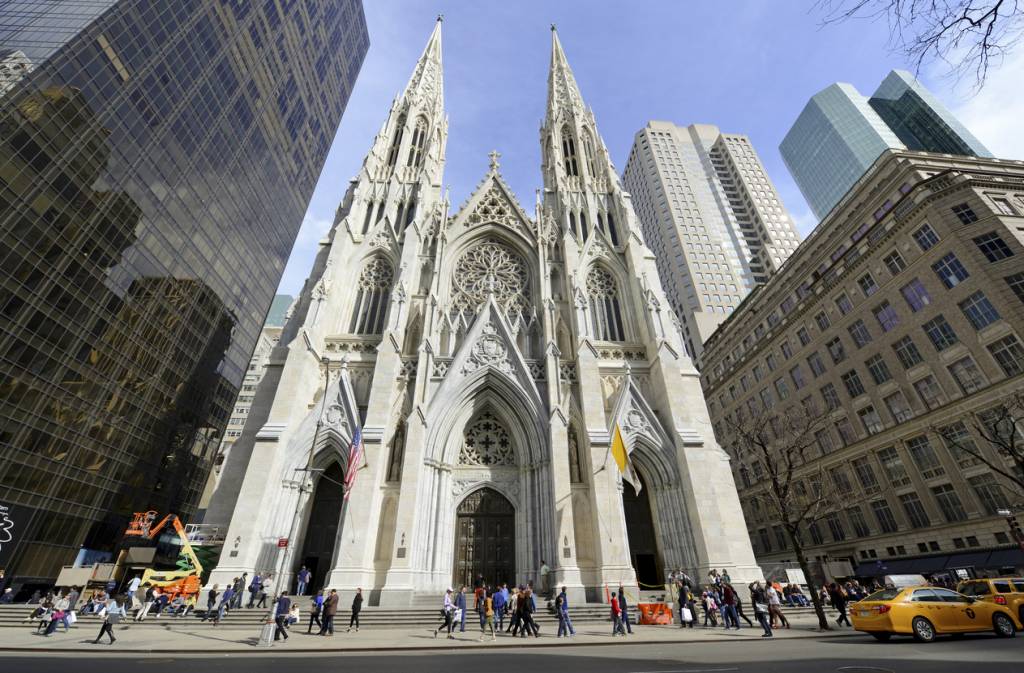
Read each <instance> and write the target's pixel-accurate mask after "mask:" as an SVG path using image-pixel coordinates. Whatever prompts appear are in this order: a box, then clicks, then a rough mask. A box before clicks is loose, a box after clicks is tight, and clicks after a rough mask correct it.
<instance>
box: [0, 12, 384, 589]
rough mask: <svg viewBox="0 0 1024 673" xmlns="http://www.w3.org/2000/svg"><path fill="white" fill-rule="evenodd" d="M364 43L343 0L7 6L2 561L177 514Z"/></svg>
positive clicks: (187, 503) (244, 359) (233, 390)
mask: <svg viewBox="0 0 1024 673" xmlns="http://www.w3.org/2000/svg"><path fill="white" fill-rule="evenodd" d="M368 45H369V39H368V35H367V28H366V21H365V17H364V15H363V10H362V4H361V2H360V1H359V0H303V1H302V2H297V1H296V0H259V1H258V2H257V1H250V0H175V1H174V2H153V1H151V0H92V1H89V0H74V1H71V0H30V1H16V0H11V1H3V0H0V522H2V521H4V519H5V518H6V520H7V521H10V522H11V528H10V530H11V532H12V540H11V541H9V542H4V543H3V544H2V545H0V568H5V569H6V574H7V578H6V579H7V580H8V581H9V582H10V581H11V580H12V579H13V580H14V583H15V584H16V585H17V586H21V585H24V586H26V587H28V586H30V585H31V584H32V583H33V582H45V581H48V580H52V579H53V578H54V577H55V576H56V575H57V573H58V571H59V570H60V567H61V566H62V565H66V564H70V563H71V562H72V561H74V560H75V559H76V557H77V558H78V559H79V560H80V561H84V562H89V561H94V560H95V561H102V560H108V559H112V558H113V557H114V556H115V555H116V551H117V545H118V543H119V540H120V538H121V533H122V532H123V531H124V529H125V528H126V526H127V523H128V522H129V520H130V519H131V516H132V513H133V512H135V511H144V510H157V511H159V512H160V513H161V514H163V513H167V512H174V513H176V514H178V515H179V516H181V517H182V518H183V519H185V520H188V519H189V517H190V516H191V514H192V513H193V512H194V510H195V507H196V504H197V501H198V499H199V495H200V492H201V490H202V488H203V485H204V484H205V482H206V477H207V474H208V472H209V469H210V467H211V464H212V460H213V457H214V453H215V451H216V448H217V446H218V444H219V443H220V441H221V438H222V433H223V431H224V426H225V423H226V422H227V419H228V417H229V415H230V413H231V408H232V404H233V403H234V400H235V397H236V394H237V392H238V389H239V386H240V385H241V383H242V380H243V378H244V376H245V371H246V368H247V366H248V362H249V357H250V355H251V353H252V351H253V348H254V345H255V343H256V340H257V338H258V337H259V334H260V328H261V326H262V325H263V322H264V318H265V316H266V314H267V311H268V309H269V308H270V306H271V301H272V300H273V297H274V292H275V290H276V287H277V284H278V282H279V280H280V276H281V273H282V271H283V269H284V264H285V262H286V260H287V258H288V255H289V253H290V252H291V248H292V245H293V243H294V240H295V236H296V234H297V232H298V229H299V225H300V224H301V221H302V217H303V214H304V212H305V209H306V206H307V204H308V201H309V198H310V196H311V194H312V192H313V188H314V187H315V185H316V181H317V179H318V177H319V173H320V170H321V168H322V167H323V164H324V161H325V159H326V156H327V151H328V149H329V147H330V144H331V141H332V139H333V137H334V133H335V131H336V129H337V127H338V124H339V122H340V120H341V116H342V113H343V111H344V109H345V105H346V103H347V101H348V97H349V93H350V91H351V89H352V85H353V83H354V81H355V79H356V76H357V74H358V73H359V69H360V67H361V65H362V62H363V58H364V56H365V54H366V50H367V48H368Z"/></svg>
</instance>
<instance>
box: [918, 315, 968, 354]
mask: <svg viewBox="0 0 1024 673" xmlns="http://www.w3.org/2000/svg"><path fill="white" fill-rule="evenodd" d="M921 328H922V329H923V330H924V333H925V334H927V335H928V338H929V339H931V341H932V345H934V346H935V350H937V351H944V350H946V349H947V348H949V347H950V346H952V345H954V344H956V343H957V342H958V341H959V339H958V338H957V336H956V332H954V331H953V327H952V326H951V325H950V324H949V323H948V322H946V319H945V318H944V317H942V316H941V315H938V316H935V317H934V318H932V319H931V320H929V321H928V322H926V323H925V324H924V325H922V326H921Z"/></svg>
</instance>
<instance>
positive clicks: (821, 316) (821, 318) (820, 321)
mask: <svg viewBox="0 0 1024 673" xmlns="http://www.w3.org/2000/svg"><path fill="white" fill-rule="evenodd" d="M1021 275H1022V276H1024V274H1021ZM1021 301H1024V299H1021ZM814 322H815V323H817V325H818V329H819V330H821V331H822V332H824V331H825V330H827V329H828V328H829V327H831V326H832V323H831V322H830V321H829V319H828V316H827V315H826V314H825V312H824V311H821V312H820V313H818V315H816V316H814Z"/></svg>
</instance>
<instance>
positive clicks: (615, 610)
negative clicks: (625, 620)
mask: <svg viewBox="0 0 1024 673" xmlns="http://www.w3.org/2000/svg"><path fill="white" fill-rule="evenodd" d="M620 633H621V634H622V635H623V636H625V635H626V631H625V629H623V628H622V608H620V607H619V599H618V595H617V594H616V593H615V592H614V591H613V592H612V637H613V638H614V637H615V636H617V635H618V634H620Z"/></svg>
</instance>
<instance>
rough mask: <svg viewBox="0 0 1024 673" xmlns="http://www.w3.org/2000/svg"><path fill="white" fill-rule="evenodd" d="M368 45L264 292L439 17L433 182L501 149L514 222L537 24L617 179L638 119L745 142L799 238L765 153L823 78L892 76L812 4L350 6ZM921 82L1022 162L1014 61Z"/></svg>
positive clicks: (305, 268) (541, 83) (527, 160)
mask: <svg viewBox="0 0 1024 673" xmlns="http://www.w3.org/2000/svg"><path fill="white" fill-rule="evenodd" d="M364 7H365V11H366V18H367V23H368V26H369V33H370V50H369V52H368V54H367V57H366V60H365V62H364V64H363V68H362V71H361V72H360V74H359V79H358V81H357V82H356V85H355V88H354V91H353V94H352V97H351V99H350V100H349V103H348V108H347V109H346V111H345V115H344V118H343V119H342V122H341V126H340V127H339V129H338V134H337V136H336V137H335V140H334V144H333V145H332V147H331V151H330V155H329V156H328V159H327V163H326V164H325V166H324V170H323V173H322V174H321V176H320V181H319V184H318V185H317V188H316V192H315V193H314V195H313V198H312V200H311V202H310V206H309V211H308V212H307V214H306V218H305V220H304V222H303V226H302V230H301V231H300V233H299V237H298V239H297V240H296V245H295V249H294V250H293V252H292V257H291V259H290V260H289V263H288V266H287V268H286V269H285V273H284V276H283V278H282V280H281V286H280V289H279V291H280V292H282V293H285V294H292V295H294V294H297V293H298V291H299V290H300V289H301V288H302V283H303V281H304V279H305V277H306V275H307V274H308V272H309V269H310V267H311V265H312V261H313V256H314V255H315V253H316V246H317V241H319V240H320V239H321V238H322V237H323V235H324V234H325V233H326V232H327V230H328V228H329V227H330V224H331V221H332V220H333V217H334V212H335V209H336V208H337V206H338V203H339V201H340V200H341V198H342V196H343V195H344V192H345V189H346V188H347V185H348V182H349V180H350V179H351V178H352V177H353V176H355V175H356V173H357V171H358V170H359V166H360V165H361V163H362V160H363V156H364V155H365V154H366V152H367V150H368V149H369V147H370V144H371V142H372V140H373V136H374V134H375V133H376V132H377V131H378V130H379V128H380V126H381V124H382V123H383V122H384V119H385V117H386V114H387V111H388V108H389V106H390V104H391V101H392V99H393V98H394V97H395V96H396V95H397V94H398V93H399V92H400V91H401V90H402V88H403V87H404V86H405V83H406V81H407V79H408V77H409V75H410V73H411V72H412V68H413V66H414V64H415V61H416V59H417V58H418V57H419V54H420V52H421V51H422V49H423V46H424V44H425V43H426V40H427V37H428V36H429V34H430V31H431V30H432V28H433V24H434V19H435V18H436V16H437V15H438V14H439V13H440V14H443V15H444V17H445V21H444V27H443V35H444V46H443V49H444V65H445V104H446V108H447V111H448V115H449V119H450V125H449V136H448V148H447V166H446V170H445V183H446V184H447V186H448V187H449V188H450V190H451V197H452V204H453V209H454V208H457V207H458V206H459V205H460V204H461V203H462V202H463V200H464V199H465V198H466V197H467V196H469V194H470V193H471V191H472V190H473V188H474V187H475V186H476V184H477V182H478V181H479V180H480V178H481V177H483V174H484V172H485V171H486V169H487V153H488V152H490V151H491V150H492V149H497V150H498V151H499V152H501V153H502V158H501V172H502V175H503V176H504V177H505V179H506V180H507V182H508V183H509V185H510V186H511V187H512V189H513V190H514V191H515V192H516V194H517V195H518V197H519V200H520V202H521V203H522V204H523V206H524V207H525V208H526V209H527V211H528V212H530V213H532V212H533V203H534V191H535V190H536V189H537V188H538V187H540V145H539V141H538V129H539V127H540V124H541V121H542V118H543V116H544V108H545V98H546V94H547V69H548V62H549V59H550V53H551V46H550V45H551V34H550V29H549V27H550V24H551V23H555V24H557V26H558V34H559V38H560V39H561V41H562V46H563V47H564V49H565V51H566V55H567V56H568V58H569V62H570V64H571V65H572V68H573V72H574V73H575V75H576V81H577V82H578V83H579V86H580V89H581V90H582V93H583V98H584V100H585V101H586V102H587V104H588V105H590V106H591V107H592V108H593V110H594V114H595V116H596V117H597V124H598V129H599V131H600V132H601V136H602V137H603V138H604V141H605V143H606V144H607V146H608V150H609V152H610V153H611V156H612V159H613V161H614V163H615V166H616V168H617V169H619V171H620V172H621V169H622V167H623V166H624V164H625V160H626V157H627V155H628V153H629V148H630V147H631V145H632V142H633V136H634V134H635V133H636V132H637V131H638V130H639V129H641V128H642V127H643V126H644V125H645V124H646V123H647V122H648V121H649V120H651V119H662V120H669V121H673V122H675V123H677V124H681V125H687V124H692V123H708V124H715V125H717V126H719V127H720V128H721V129H722V130H723V131H727V132H731V133H745V134H747V135H748V136H750V138H751V142H752V143H753V145H754V147H755V148H756V149H757V151H758V153H759V154H760V155H761V159H762V161H763V162H764V164H765V166H766V168H767V170H768V173H769V175H770V176H771V178H772V180H773V181H774V182H775V184H776V186H777V188H778V189H779V192H780V194H781V196H782V199H783V201H784V203H785V204H786V206H787V208H788V209H789V211H790V213H791V214H792V216H793V218H794V220H795V221H796V223H797V227H798V228H799V230H800V233H801V234H802V235H806V234H807V233H808V232H809V231H810V230H811V229H812V228H813V226H814V225H815V224H816V220H815V219H814V218H813V216H812V215H811V213H810V210H809V209H808V207H807V205H806V203H805V202H804V200H803V197H802V196H801V195H800V192H799V190H798V189H797V187H796V185H795V183H794V182H793V180H792V178H791V177H790V175H789V172H788V171H787V170H786V168H785V166H784V164H783V163H782V159H781V157H780V156H779V151H778V145H779V142H780V141H781V139H782V137H783V136H784V135H785V134H786V131H788V130H789V127H790V125H791V124H792V122H793V120H794V119H796V116H797V115H798V114H799V112H800V110H801V109H802V108H803V106H804V104H805V103H806V102H807V99H808V98H809V97H810V96H811V95H813V94H814V93H816V92H817V91H819V90H821V89H822V88H824V87H826V86H828V85H829V84H831V83H832V82H835V81H845V82H849V83H851V84H853V85H854V86H856V87H857V88H858V89H859V90H860V91H861V92H862V93H865V94H870V93H872V92H873V91H874V89H875V87H876V86H877V85H878V83H879V82H881V80H882V79H883V78H884V77H885V75H886V74H887V73H888V72H889V70H891V69H893V68H907V69H911V68H909V67H908V64H907V63H905V62H903V60H902V59H901V57H900V56H899V55H898V54H894V53H893V52H892V51H891V50H890V49H889V46H888V30H887V27H886V25H885V24H884V23H879V22H872V21H868V20H857V21H852V22H848V23H846V24H843V25H833V26H827V27H821V25H820V24H821V18H822V17H821V15H820V14H819V13H817V12H816V11H815V9H814V2H813V0H801V1H797V0H784V1H769V0H762V1H756V0H744V1H738V0H737V1H728V2H726V1H724V0H719V1H717V2H716V1H714V0H710V1H703V0H701V1H698V0H661V1H653V0H651V1H640V0H630V1H629V2H624V1H620V2H603V1H591V2H583V1H580V0H572V1H569V0H560V1H558V2H555V1H554V0H548V1H547V2H544V1H532V0H515V1H514V2H508V1H505V2H498V1H483V0H479V1H470V0H462V1H461V2H457V1H454V0H453V1H443V0H364ZM920 79H921V80H922V81H923V82H924V84H925V85H926V86H927V87H929V88H930V89H931V90H932V91H933V92H934V93H935V94H936V95H937V96H938V97H939V99H940V100H942V101H943V102H944V103H945V104H946V105H947V106H948V107H950V108H951V109H952V110H953V111H954V112H955V113H956V114H958V115H959V116H960V117H961V119H962V121H964V123H965V124H967V126H968V127H969V128H970V129H971V130H972V132H974V133H975V135H977V136H978V137H979V138H980V139H981V141H982V142H984V143H985V144H987V145H988V147H989V149H991V150H992V151H993V152H994V153H995V154H996V155H997V156H1002V157H1007V158H1018V159H1019V158H1024V134H1022V133H1021V132H1020V131H1019V122H1018V120H1019V119H1020V118H1021V117H1024V106H1022V103H1024V93H1022V92H1021V87H1020V82H1021V81H1024V57H1022V56H1021V54H1020V53H1017V54H1013V55H1011V57H1010V58H1008V59H1007V60H1006V62H1004V63H1002V64H1001V65H999V66H998V67H997V68H996V69H995V71H994V72H993V74H992V75H991V77H990V81H989V83H988V85H987V86H986V88H985V89H984V90H983V91H982V92H981V93H980V94H975V93H974V92H973V91H972V87H971V86H970V83H957V82H954V81H951V80H949V79H948V78H945V77H942V76H940V75H939V74H937V73H932V72H929V71H926V72H923V73H921V74H920Z"/></svg>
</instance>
